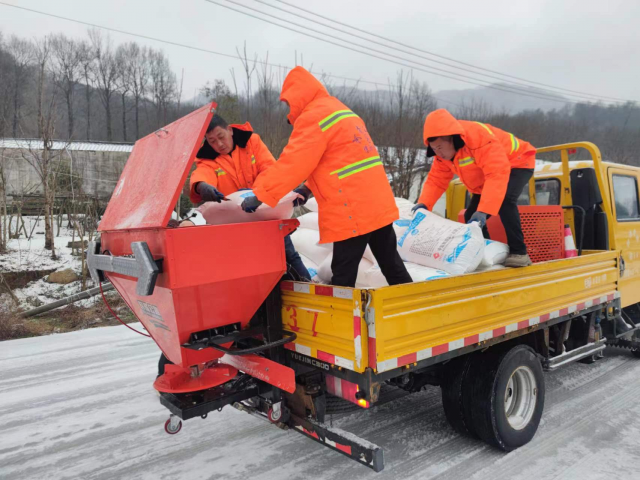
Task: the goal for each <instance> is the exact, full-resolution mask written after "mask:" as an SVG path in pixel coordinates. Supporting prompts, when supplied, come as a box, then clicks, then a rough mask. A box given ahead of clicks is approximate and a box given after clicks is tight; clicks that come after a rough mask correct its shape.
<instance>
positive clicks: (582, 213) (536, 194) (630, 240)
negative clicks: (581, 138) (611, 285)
mask: <svg viewBox="0 0 640 480" xmlns="http://www.w3.org/2000/svg"><path fill="white" fill-rule="evenodd" d="M544 150H545V149H542V150H541V151H544ZM567 150H568V151H576V150H577V147H576V148H573V149H572V148H568V149H567ZM600 165H601V169H600V170H601V171H600V172H596V168H595V167H594V161H593V160H572V161H569V162H568V169H567V171H568V175H566V174H565V172H564V168H563V163H562V162H548V163H545V164H542V165H538V166H537V167H536V169H535V172H534V176H533V178H532V179H531V182H530V183H529V186H528V188H525V189H524V190H523V191H522V193H521V194H520V198H519V199H518V204H519V205H543V206H549V205H560V206H562V207H566V209H565V221H566V223H568V224H569V225H570V227H571V230H572V232H573V235H574V238H575V240H576V245H577V246H578V248H580V247H581V248H582V249H584V250H614V249H615V250H619V251H620V259H621V260H620V261H621V263H623V265H624V266H623V270H622V272H623V274H622V275H621V278H620V281H619V289H620V293H621V298H622V306H623V307H627V306H630V305H634V304H636V303H638V302H640V208H639V203H640V200H639V199H640V196H639V190H638V183H639V182H640V168H639V167H634V166H631V165H622V164H617V163H611V162H601V163H600ZM598 173H600V176H601V178H600V179H598ZM567 177H568V178H567ZM603 198H606V199H608V201H609V203H610V205H611V207H612V214H611V215H610V216H608V215H607V213H606V211H605V210H604V208H603ZM446 200H447V209H446V217H447V218H448V219H450V220H453V221H458V220H459V213H460V211H462V210H464V209H465V208H466V207H467V205H468V204H469V201H470V195H469V192H468V191H467V189H466V187H465V186H464V184H463V183H462V182H461V181H460V180H459V179H455V180H453V181H452V182H451V184H450V186H449V189H448V190H447V192H446ZM582 222H584V223H582Z"/></svg>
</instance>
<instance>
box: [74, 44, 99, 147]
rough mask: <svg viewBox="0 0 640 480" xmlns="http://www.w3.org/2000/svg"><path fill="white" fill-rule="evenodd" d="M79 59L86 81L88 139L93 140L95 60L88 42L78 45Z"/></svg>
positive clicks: (83, 77)
mask: <svg viewBox="0 0 640 480" xmlns="http://www.w3.org/2000/svg"><path fill="white" fill-rule="evenodd" d="M78 57H79V61H80V70H81V75H82V79H83V80H84V92H85V102H86V107H85V108H86V117H87V124H86V139H87V140H91V97H92V96H93V88H92V87H93V85H94V82H95V77H94V75H93V61H94V59H95V55H94V51H93V48H92V47H91V44H90V43H89V42H87V41H86V40H83V41H82V42H80V44H79V45H78Z"/></svg>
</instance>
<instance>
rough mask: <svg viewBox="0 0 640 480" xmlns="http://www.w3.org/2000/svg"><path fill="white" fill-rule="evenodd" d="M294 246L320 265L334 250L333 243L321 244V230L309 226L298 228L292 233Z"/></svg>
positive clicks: (300, 252)
mask: <svg viewBox="0 0 640 480" xmlns="http://www.w3.org/2000/svg"><path fill="white" fill-rule="evenodd" d="M291 241H292V242H293V246H294V247H296V250H297V251H298V253H299V254H301V255H304V256H305V257H307V258H308V259H310V260H311V261H312V262H314V263H315V264H316V265H320V264H321V263H322V262H323V261H324V259H325V258H327V256H328V255H329V254H330V253H331V252H332V251H333V243H327V244H323V245H319V244H318V242H319V241H320V232H318V231H317V230H311V229H309V228H298V229H297V230H296V231H295V232H293V233H292V234H291Z"/></svg>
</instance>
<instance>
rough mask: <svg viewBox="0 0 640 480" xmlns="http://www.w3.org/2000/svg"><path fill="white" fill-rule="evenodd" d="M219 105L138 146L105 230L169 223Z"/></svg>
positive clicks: (117, 190) (114, 198)
mask: <svg viewBox="0 0 640 480" xmlns="http://www.w3.org/2000/svg"><path fill="white" fill-rule="evenodd" d="M216 106H217V105H216V104H215V103H214V102H212V103H210V104H208V105H205V106H204V107H202V108H200V109H198V110H196V111H195V112H193V113H191V114H189V115H187V116H186V117H182V118H181V119H179V120H176V121H175V122H173V123H172V124H170V125H167V126H166V127H163V128H161V129H159V130H157V131H156V132H153V133H151V134H149V135H147V136H146V137H144V138H141V139H140V140H138V141H137V142H136V144H135V146H134V147H133V151H132V152H131V155H130V156H129V159H128V160H127V164H126V165H125V167H124V170H123V171H122V175H120V179H119V180H118V183H117V184H116V187H115V190H114V191H113V195H112V196H111V200H110V201H109V205H108V206H107V210H106V212H105V214H104V216H103V217H102V220H101V221H100V226H99V228H98V230H99V231H101V232H105V231H114V230H129V229H142V228H160V227H165V226H166V225H167V223H168V222H169V219H170V218H171V212H172V211H173V208H174V206H175V204H176V202H177V201H178V198H179V196H180V192H181V191H182V186H183V185H184V181H185V179H186V178H187V175H188V174H189V170H190V168H191V164H192V163H193V160H194V159H195V156H196V153H197V152H198V149H199V148H200V147H201V146H202V139H203V137H204V133H205V130H206V128H207V125H209V122H210V121H211V117H212V116H213V114H214V113H215V108H216Z"/></svg>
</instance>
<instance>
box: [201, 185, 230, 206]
mask: <svg viewBox="0 0 640 480" xmlns="http://www.w3.org/2000/svg"><path fill="white" fill-rule="evenodd" d="M196 193H197V194H198V195H200V197H201V198H202V201H203V202H218V203H220V202H221V201H222V200H226V198H224V195H223V194H222V193H220V192H219V191H218V189H217V188H216V187H213V186H211V185H209V184H208V183H205V182H198V185H196Z"/></svg>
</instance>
